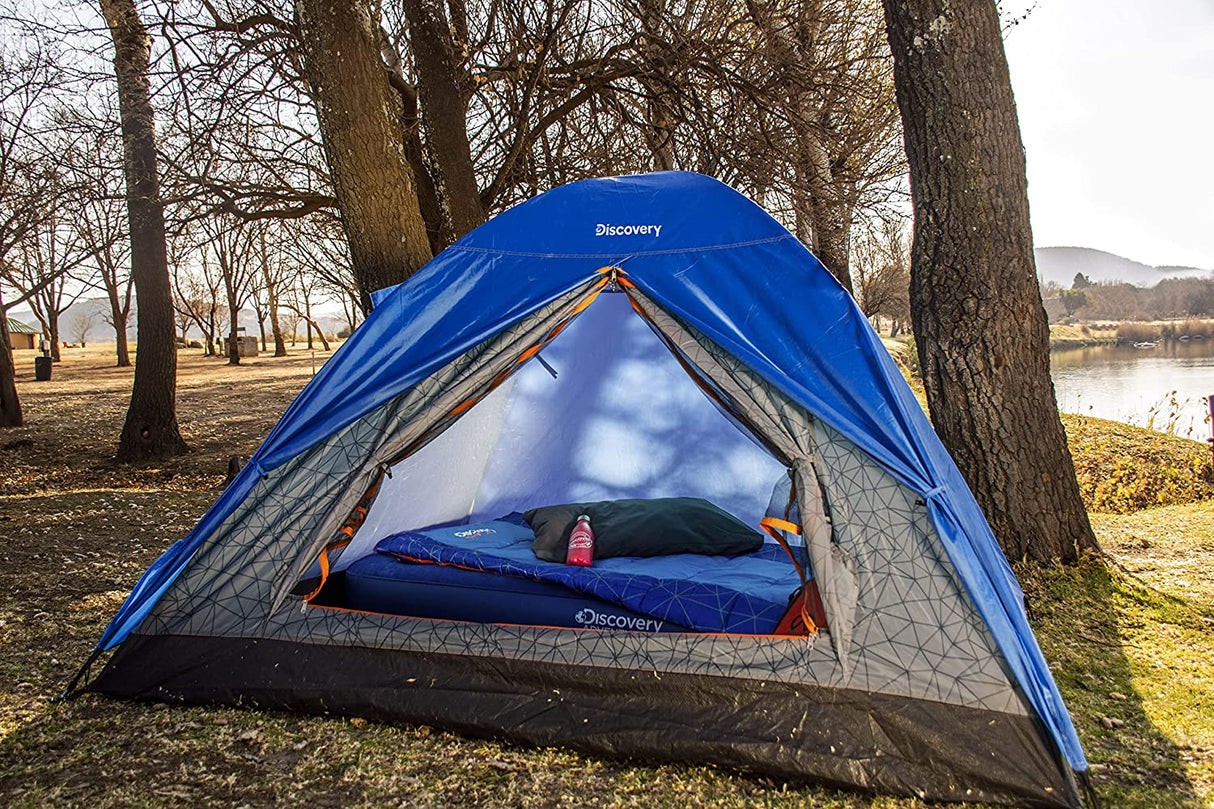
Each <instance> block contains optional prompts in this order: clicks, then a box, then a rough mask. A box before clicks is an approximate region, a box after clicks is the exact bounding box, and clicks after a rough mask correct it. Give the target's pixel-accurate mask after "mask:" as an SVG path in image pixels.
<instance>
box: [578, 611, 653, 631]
mask: <svg viewBox="0 0 1214 809" xmlns="http://www.w3.org/2000/svg"><path fill="white" fill-rule="evenodd" d="M573 620H575V621H577V622H578V623H579V624H581V625H582V626H585V627H606V628H608V629H631V630H632V631H634V632H660V631H661V629H662V622H661V621H659V620H657V619H655V618H639V617H637V616H635V615H609V614H607V613H603V612H598V611H596V610H593V609H591V608H590V607H583V608H582V609H580V610H578V611H577V612H576V613H575V614H574V616H573Z"/></svg>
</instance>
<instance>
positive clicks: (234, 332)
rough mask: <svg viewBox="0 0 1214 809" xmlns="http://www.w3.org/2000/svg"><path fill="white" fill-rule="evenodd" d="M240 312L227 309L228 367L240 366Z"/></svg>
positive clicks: (235, 309)
mask: <svg viewBox="0 0 1214 809" xmlns="http://www.w3.org/2000/svg"><path fill="white" fill-rule="evenodd" d="M239 328H240V310H239V309H237V308H236V307H234V306H233V307H229V308H228V365H240V332H239V331H238V329H239Z"/></svg>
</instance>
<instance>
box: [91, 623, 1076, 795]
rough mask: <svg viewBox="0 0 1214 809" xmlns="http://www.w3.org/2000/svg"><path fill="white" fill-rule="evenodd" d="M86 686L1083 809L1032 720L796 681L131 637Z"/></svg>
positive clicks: (836, 782)
mask: <svg viewBox="0 0 1214 809" xmlns="http://www.w3.org/2000/svg"><path fill="white" fill-rule="evenodd" d="M89 690H92V691H96V692H100V693H105V694H111V695H115V696H123V697H132V698H138V699H144V700H154V701H165V700H177V701H183V702H190V703H214V704H226V705H241V706H245V707H256V708H261V709H270V710H287V711H302V712H310V713H326V714H343V715H349V716H363V717H367V718H371V719H376V720H386V721H392V720H395V721H405V722H411V723H422V724H428V725H434V726H437V727H443V728H447V729H451V730H454V731H457V732H461V733H465V734H468V735H471V736H480V737H493V738H500V739H506V740H510V741H515V742H521V743H525V744H535V745H560V746H564V747H569V748H573V749H577V750H582V751H585V752H590V753H595V754H601V755H609V756H616V757H620V756H623V757H629V758H635V759H640V760H646V761H684V762H694V763H712V764H717V765H720V766H724V767H727V768H730V769H734V770H744V771H751V772H757V773H763V774H766V775H771V776H774V777H777V778H785V779H794V780H806V779H812V780H814V781H818V782H820V783H823V784H826V785H830V786H835V787H846V788H861V789H865V790H870V791H874V792H881V793H890V794H897V795H908V796H919V797H921V798H924V799H927V800H949V801H980V802H994V803H1011V804H1015V805H1018V806H1034V807H1075V806H1078V805H1079V798H1078V795H1077V794H1076V793H1075V791H1074V786H1073V782H1072V781H1070V779H1069V778H1067V777H1065V776H1064V774H1063V770H1062V769H1061V768H1060V765H1059V764H1058V762H1057V761H1056V760H1055V759H1054V757H1053V756H1052V755H1051V753H1050V752H1049V751H1048V750H1047V749H1046V748H1045V747H1044V745H1043V744H1042V741H1041V740H1042V738H1043V736H1042V734H1041V733H1040V731H1039V728H1038V727H1037V726H1036V724H1035V721H1034V720H1033V719H1032V718H1030V717H1027V716H1018V715H1011V714H1003V713H996V712H992V711H987V710H980V709H975V708H966V707H963V706H958V705H950V704H944V703H936V702H925V701H919V700H913V699H908V698H903V697H896V696H891V695H884V694H876V693H869V692H861V691H852V690H845V689H829V688H822V687H817V686H807V685H803V684H792V683H779V682H772V681H761V680H748V679H735V678H725V677H717V676H707V675H690V674H679V673H672V672H667V673H664V674H663V675H662V676H661V677H660V678H657V677H655V676H654V673H653V672H636V671H628V670H624V669H614V668H605V667H587V666H575V665H559V664H554V663H541V662H535V661H527V660H509V659H500V658H487V657H471V656H460V655H449V654H434V653H419V652H409V651H401V650H390V649H374V648H366V647H350V646H327V645H315V644H307V643H295V642H287V641H278V640H262V639H257V638H219V637H184V636H171V635H169V636H142V635H137V634H136V635H132V636H131V637H130V639H129V640H128V641H127V642H125V643H124V644H123V645H122V646H121V647H120V648H119V650H118V651H117V652H116V653H115V655H114V656H113V657H112V658H111V659H110V661H109V662H108V663H107V665H106V666H105V669H104V670H103V671H102V673H101V674H100V675H99V676H98V678H97V679H96V680H95V681H94V682H93V683H92V684H91V686H90V687H89Z"/></svg>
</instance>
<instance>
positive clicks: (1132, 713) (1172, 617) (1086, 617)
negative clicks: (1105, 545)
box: [1017, 558, 1214, 807]
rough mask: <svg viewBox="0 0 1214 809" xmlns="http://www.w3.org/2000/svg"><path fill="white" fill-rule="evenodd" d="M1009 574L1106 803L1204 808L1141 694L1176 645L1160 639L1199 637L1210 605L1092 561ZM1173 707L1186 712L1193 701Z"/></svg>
mask: <svg viewBox="0 0 1214 809" xmlns="http://www.w3.org/2000/svg"><path fill="white" fill-rule="evenodd" d="M1110 561H1111V560H1110ZM1017 575H1018V576H1019V577H1020V580H1021V583H1022V584H1023V585H1024V588H1025V591H1026V592H1027V593H1029V597H1030V604H1031V607H1032V612H1033V621H1032V623H1033V630H1034V632H1035V633H1036V635H1037V639H1038V641H1039V642H1040V644H1041V647H1042V650H1043V651H1044V653H1045V656H1046V659H1047V660H1048V661H1049V663H1050V668H1051V670H1052V671H1053V673H1054V678H1055V680H1056V681H1057V683H1058V687H1059V689H1060V690H1061V692H1062V696H1063V699H1064V700H1065V701H1066V705H1067V708H1068V709H1069V710H1070V713H1071V717H1072V719H1073V720H1074V722H1075V726H1076V729H1077V730H1078V732H1079V737H1080V739H1081V741H1082V742H1083V746H1084V751H1085V752H1086V754H1087V758H1088V762H1089V764H1090V766H1091V769H1090V772H1091V776H1092V782H1093V785H1094V786H1095V789H1096V792H1097V794H1098V795H1099V797H1100V798H1101V799H1102V800H1103V802H1104V805H1105V806H1107V807H1114V806H1116V807H1158V806H1167V807H1174V806H1194V807H1197V806H1202V805H1204V804H1203V802H1202V799H1201V798H1200V797H1199V795H1198V793H1197V791H1196V789H1195V787H1194V784H1193V783H1192V782H1191V781H1190V779H1189V776H1188V773H1187V772H1186V769H1185V763H1184V758H1183V751H1182V750H1181V748H1180V747H1178V746H1177V744H1176V743H1175V742H1174V741H1173V740H1172V739H1171V738H1169V736H1168V735H1167V734H1166V733H1165V732H1164V730H1163V729H1162V728H1160V727H1159V726H1157V725H1156V724H1155V721H1153V719H1152V718H1151V715H1150V713H1149V712H1148V710H1147V707H1146V705H1145V701H1146V699H1147V698H1148V694H1147V693H1144V692H1146V691H1148V690H1149V691H1155V690H1157V689H1158V688H1159V687H1160V683H1161V682H1163V681H1166V680H1167V679H1168V678H1169V673H1168V670H1167V667H1168V658H1167V653H1168V651H1169V649H1172V648H1174V646H1175V645H1176V644H1175V643H1174V642H1170V641H1168V640H1167V638H1168V637H1169V636H1174V640H1177V641H1180V644H1181V645H1183V640H1182V639H1183V638H1184V636H1187V635H1190V634H1194V633H1197V634H1199V635H1200V634H1205V633H1206V632H1207V630H1206V629H1205V624H1206V623H1207V622H1209V621H1210V620H1211V619H1212V616H1214V609H1212V608H1211V607H1209V606H1206V605H1201V604H1199V603H1196V602H1190V601H1187V600H1185V599H1181V598H1177V597H1175V596H1171V595H1168V594H1166V593H1162V592H1160V591H1158V590H1155V589H1152V588H1151V587H1149V586H1148V585H1146V584H1144V583H1143V582H1141V581H1140V580H1138V579H1137V578H1135V577H1133V576H1131V575H1127V574H1126V573H1125V572H1123V571H1121V570H1119V569H1117V567H1116V566H1115V565H1114V566H1106V562H1105V561H1104V560H1100V559H1095V558H1091V559H1088V560H1086V561H1084V562H1083V563H1082V564H1080V565H1079V566H1077V567H1074V568H1061V567H1055V568H1045V569H1040V568H1036V569H1034V568H1026V569H1022V570H1018V571H1017ZM1158 701H1159V698H1158V697H1157V698H1156V702H1158ZM1173 707H1174V708H1176V709H1178V710H1180V711H1181V712H1182V713H1183V712H1184V711H1185V710H1192V707H1191V703H1189V704H1187V705H1184V706H1182V705H1175V706H1173ZM1156 713H1158V710H1156Z"/></svg>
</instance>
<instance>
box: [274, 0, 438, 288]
mask: <svg viewBox="0 0 1214 809" xmlns="http://www.w3.org/2000/svg"><path fill="white" fill-rule="evenodd" d="M295 14H296V17H297V19H298V21H299V29H300V35H301V39H302V41H303V45H304V56H305V64H306V68H307V71H308V76H309V79H310V81H311V84H312V88H313V93H314V96H315V98H316V111H317V117H318V119H319V121H320V130H321V137H322V139H323V141H324V148H325V158H326V160H327V161H328V164H329V170H330V174H331V176H332V179H333V186H334V190H335V191H336V194H337V201H338V205H339V207H340V208H341V219H342V225H343V227H344V228H345V232H346V240H347V241H348V242H349V245H350V256H351V263H352V265H353V270H354V277H355V280H356V281H357V283H358V287H359V292H360V293H361V299H362V305H363V307H364V308H365V309H366V310H367V311H370V309H371V298H370V295H371V292H373V291H375V290H377V289H382V288H384V287H388V286H392V285H393V284H398V283H400V282H402V281H404V280H405V279H407V278H408V277H409V276H410V275H412V274H413V273H414V272H416V271H417V270H418V269H419V268H420V267H421V266H422V265H423V264H425V263H426V262H427V261H429V260H430V258H431V257H432V253H431V252H430V241H429V237H428V235H427V233H426V226H425V222H423V220H422V215H421V211H420V209H419V207H418V201H417V190H416V187H415V185H414V180H413V172H412V171H411V170H410V169H409V164H408V162H407V160H406V159H405V151H404V141H405V133H404V127H403V124H402V122H401V115H400V109H399V104H398V103H397V100H396V98H395V97H394V94H393V92H392V88H391V87H390V86H389V83H388V75H387V72H386V71H385V70H384V66H383V62H382V60H381V58H380V54H379V26H378V24H377V23H376V21H375V20H373V19H372V16H371V9H370V7H369V4H368V3H366V2H360V1H359V0H296V3H295Z"/></svg>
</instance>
